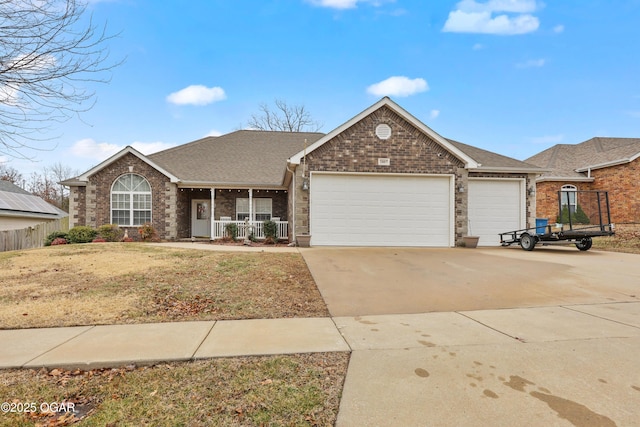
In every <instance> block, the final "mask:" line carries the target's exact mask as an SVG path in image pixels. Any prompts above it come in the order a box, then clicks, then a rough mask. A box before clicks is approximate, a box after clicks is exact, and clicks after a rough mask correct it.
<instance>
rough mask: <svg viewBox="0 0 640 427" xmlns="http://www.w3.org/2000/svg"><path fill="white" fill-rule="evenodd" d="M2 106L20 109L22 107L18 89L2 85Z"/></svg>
mask: <svg viewBox="0 0 640 427" xmlns="http://www.w3.org/2000/svg"><path fill="white" fill-rule="evenodd" d="M0 104H2V105H5V106H10V107H18V106H19V105H20V93H19V91H18V89H17V88H15V87H11V86H7V85H1V86H0Z"/></svg>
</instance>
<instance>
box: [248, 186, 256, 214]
mask: <svg viewBox="0 0 640 427" xmlns="http://www.w3.org/2000/svg"><path fill="white" fill-rule="evenodd" d="M253 216H254V212H253V188H250V189H249V221H251V222H253V221H254V220H255V218H254V217H253Z"/></svg>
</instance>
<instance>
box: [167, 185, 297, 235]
mask: <svg viewBox="0 0 640 427" xmlns="http://www.w3.org/2000/svg"><path fill="white" fill-rule="evenodd" d="M287 208H288V193H287V190H284V189H281V188H258V189H256V188H241V189H238V188H196V187H184V188H180V189H179V191H178V223H179V230H178V234H179V238H183V239H184V238H197V239H203V238H209V239H210V240H215V239H221V238H225V237H231V235H230V232H231V229H232V228H235V230H237V231H236V233H237V234H236V237H237V238H238V239H244V238H245V237H246V236H247V233H252V234H253V237H254V238H256V239H259V240H260V239H264V238H265V233H264V223H265V221H273V222H274V223H275V224H276V225H277V238H278V240H288V239H289V237H290V236H289V222H288V221H287V218H288V217H287V215H288V209H287ZM232 225H235V227H233V226H232Z"/></svg>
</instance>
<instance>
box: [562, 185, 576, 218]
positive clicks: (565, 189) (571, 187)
mask: <svg viewBox="0 0 640 427" xmlns="http://www.w3.org/2000/svg"><path fill="white" fill-rule="evenodd" d="M560 191H562V193H565V192H566V193H569V192H573V200H571V199H572V197H570V195H569V194H567V203H565V200H564V198H563V199H561V200H560V205H561V206H569V212H571V213H574V212H575V211H576V209H577V206H578V187H576V186H575V185H570V184H567V185H563V186H562V188H561V189H560ZM562 193H561V194H562Z"/></svg>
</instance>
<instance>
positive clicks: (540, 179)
mask: <svg viewBox="0 0 640 427" xmlns="http://www.w3.org/2000/svg"><path fill="white" fill-rule="evenodd" d="M545 181H566V182H593V181H595V180H594V179H593V178H590V177H586V176H585V177H577V176H576V177H574V176H539V177H538V178H536V182H545Z"/></svg>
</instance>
